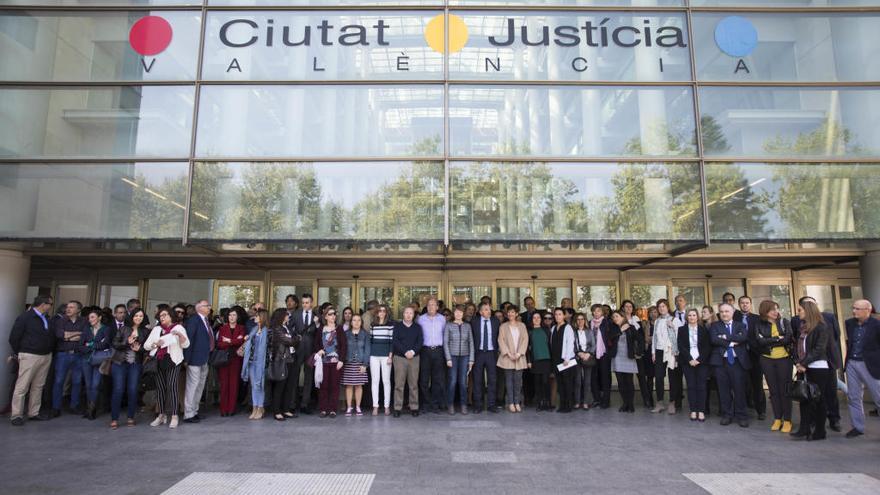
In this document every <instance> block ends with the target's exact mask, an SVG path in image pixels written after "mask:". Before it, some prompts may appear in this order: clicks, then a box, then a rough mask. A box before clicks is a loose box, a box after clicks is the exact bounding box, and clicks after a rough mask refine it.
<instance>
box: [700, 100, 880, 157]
mask: <svg viewBox="0 0 880 495" xmlns="http://www.w3.org/2000/svg"><path fill="white" fill-rule="evenodd" d="M700 110H701V111H702V113H703V114H702V117H701V118H700V123H701V125H702V128H703V145H704V148H705V153H706V154H707V155H714V156H818V157H822V156H868V155H871V156H876V155H878V154H880V148H878V144H877V143H880V90H877V89H862V88H847V89H833V90H832V89H822V88H820V89H812V88H809V89H788V88H754V87H751V88H736V87H711V88H710V87H702V88H700Z"/></svg>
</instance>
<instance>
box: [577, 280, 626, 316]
mask: <svg viewBox="0 0 880 495" xmlns="http://www.w3.org/2000/svg"><path fill="white" fill-rule="evenodd" d="M594 304H607V305H609V306H611V307H612V308H616V307H617V285H616V284H595V283H591V284H589V285H587V284H584V285H582V284H578V286H577V305H576V308H577V310H578V311H580V312H582V313H588V312H589V311H590V306H592V305H594Z"/></svg>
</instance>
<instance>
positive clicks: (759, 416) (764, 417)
mask: <svg viewBox="0 0 880 495" xmlns="http://www.w3.org/2000/svg"><path fill="white" fill-rule="evenodd" d="M766 418H767V415H766V414H764V413H758V421H764V419H766Z"/></svg>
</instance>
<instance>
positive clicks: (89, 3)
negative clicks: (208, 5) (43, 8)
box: [0, 0, 202, 7]
mask: <svg viewBox="0 0 880 495" xmlns="http://www.w3.org/2000/svg"><path fill="white" fill-rule="evenodd" d="M201 4H202V2H201V0H0V5H51V6H55V5H57V6H71V7H99V6H104V5H121V6H129V5H131V6H144V5H156V6H161V5H201Z"/></svg>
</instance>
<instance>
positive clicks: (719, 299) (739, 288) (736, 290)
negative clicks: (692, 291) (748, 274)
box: [712, 282, 754, 311]
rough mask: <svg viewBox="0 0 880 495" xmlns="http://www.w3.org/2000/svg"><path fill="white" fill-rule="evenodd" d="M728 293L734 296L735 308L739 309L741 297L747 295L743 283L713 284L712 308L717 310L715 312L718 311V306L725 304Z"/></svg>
mask: <svg viewBox="0 0 880 495" xmlns="http://www.w3.org/2000/svg"><path fill="white" fill-rule="evenodd" d="M728 292H729V293H731V294H733V307H734V308H739V305H737V301H739V296H742V295H744V294H745V293H746V291H745V290H744V289H743V285H742V282H740V283H735V282H726V283H725V282H721V283H717V284H716V283H713V284H712V306H713V307H714V308H715V311H718V306H719V305H720V304H721V303H723V302H724V294H725V293H728ZM753 305H754V304H753Z"/></svg>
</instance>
